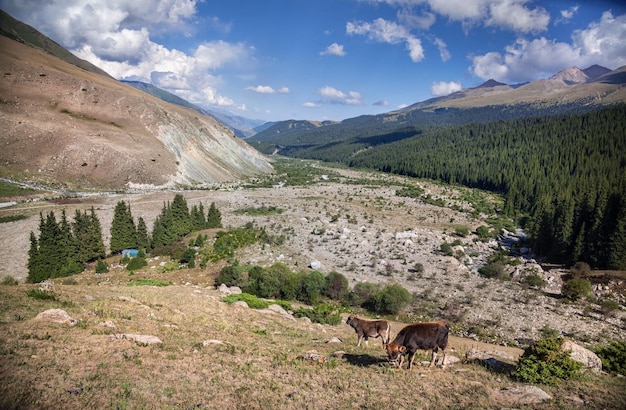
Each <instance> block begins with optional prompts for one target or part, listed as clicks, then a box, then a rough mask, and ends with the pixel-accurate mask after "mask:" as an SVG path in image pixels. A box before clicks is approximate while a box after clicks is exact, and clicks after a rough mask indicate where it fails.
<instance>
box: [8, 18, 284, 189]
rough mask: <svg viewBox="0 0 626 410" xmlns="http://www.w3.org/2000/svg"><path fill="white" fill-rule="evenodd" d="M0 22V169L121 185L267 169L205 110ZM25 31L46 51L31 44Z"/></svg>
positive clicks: (189, 181)
mask: <svg viewBox="0 0 626 410" xmlns="http://www.w3.org/2000/svg"><path fill="white" fill-rule="evenodd" d="M3 19H5V20H6V16H5V15H3ZM3 21H4V20H3ZM11 24H15V23H11ZM20 24H21V23H20ZM2 27H3V33H4V34H5V35H3V36H0V73H1V74H0V75H1V77H0V96H2V97H1V102H2V103H1V104H0V130H1V131H2V132H0V144H1V145H2V151H1V152H0V175H1V176H3V177H9V178H14V179H20V180H31V181H36V182H41V183H46V184H52V185H61V186H66V187H68V188H71V189H124V188H128V187H142V186H148V187H174V186H177V185H195V184H202V183H211V182H220V181H228V180H235V179H240V178H244V177H248V176H252V175H258V174H262V173H267V172H271V171H272V166H271V164H270V162H269V161H268V159H267V158H266V157H264V156H263V155H262V154H260V153H259V152H258V151H256V150H255V149H254V148H252V147H251V146H250V145H249V144H247V143H246V142H244V141H242V140H241V139H240V138H237V137H236V136H234V135H233V133H232V131H230V130H229V129H227V128H226V127H224V126H223V125H222V124H220V123H219V122H218V121H216V120H215V119H214V118H212V117H208V116H203V115H198V113H197V112H196V111H194V110H192V109H190V108H185V107H182V106H180V105H175V104H170V103H167V102H164V101H163V100H161V99H158V98H156V97H153V96H151V95H149V94H147V93H145V92H142V91H139V90H137V89H135V88H133V87H131V86H129V85H127V84H123V83H121V82H119V81H117V80H115V79H113V78H112V77H110V76H109V75H107V74H106V73H104V74H103V73H102V72H101V70H98V69H94V68H93V67H92V66H90V65H89V64H88V63H86V62H81V61H76V57H73V58H72V57H71V55H70V56H68V55H67V53H64V52H62V50H59V49H58V47H60V46H58V45H56V46H55V44H56V43H54V42H52V41H51V40H49V39H46V38H45V36H43V35H42V34H41V33H38V32H36V30H34V29H32V28H31V29H30V30H27V31H26V33H27V34H28V36H26V35H22V34H21V33H24V32H25V31H24V29H23V27H22V26H20V25H18V29H16V28H13V27H11V26H5V25H4V23H3V26H2ZM6 33H10V35H6ZM31 38H34V39H35V40H36V41H35V42H36V43H38V44H46V45H47V49H44V48H42V47H39V46H36V45H31V43H30V42H29V39H31ZM50 50H52V51H50Z"/></svg>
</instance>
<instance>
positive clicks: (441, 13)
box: [0, 0, 626, 121]
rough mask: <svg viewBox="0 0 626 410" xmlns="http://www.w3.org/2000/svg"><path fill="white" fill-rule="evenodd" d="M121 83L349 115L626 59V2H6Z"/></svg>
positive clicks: (197, 98)
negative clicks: (141, 82) (139, 82)
mask: <svg viewBox="0 0 626 410" xmlns="http://www.w3.org/2000/svg"><path fill="white" fill-rule="evenodd" d="M0 8H1V9H2V10H4V11H6V12H7V13H9V14H10V15H11V16H13V17H14V18H16V19H18V20H20V21H22V22H24V23H26V24H29V25H31V26H33V27H35V28H36V29H37V30H39V31H40V32H42V33H43V34H45V35H47V36H48V37H50V38H52V39H53V40H54V41H56V42H57V43H59V44H61V45H62V46H63V47H65V48H66V49H68V50H69V51H71V52H72V53H74V54H75V55H77V56H78V57H80V58H83V59H85V60H87V61H89V62H91V63H93V64H95V65H96V66H98V67H100V68H102V69H104V70H105V71H106V72H108V73H109V74H110V75H112V76H113V77H115V78H117V79H119V80H136V81H143V82H146V83H151V84H154V85H155V86H157V87H159V88H162V89H164V90H167V91H169V92H171V93H174V94H176V95H178V96H179V97H182V98H184V99H186V100H188V101H190V102H192V103H194V104H197V105H199V106H201V107H203V108H207V109H209V110H215V111H222V112H228V113H231V114H235V115H239V116H242V117H246V118H249V119H258V120H262V121H280V120H287V119H299V120H303V119H308V120H316V121H323V120H343V119H346V118H352V117H356V116H359V115H364V114H379V113H383V112H390V111H394V110H397V109H400V108H403V107H405V106H407V105H411V104H414V103H416V102H420V101H424V100H427V99H429V98H433V97H437V96H443V95H447V94H450V93H452V92H455V91H458V90H460V89H464V88H471V87H476V86H478V85H480V84H481V83H483V82H485V81H487V80H489V79H494V80H496V81H499V82H503V83H507V84H517V83H522V82H527V81H533V80H537V79H541V78H547V77H550V76H552V75H553V74H556V73H557V72H558V71H560V70H562V69H565V68H569V67H573V66H576V67H579V68H581V69H585V68H587V67H589V66H591V65H593V64H598V65H601V66H604V67H607V68H610V69H617V68H619V67H621V66H624V65H626V2H624V1H623V0H622V1H602V0H595V1H594V0H586V1H561V0H553V1H531V0H0Z"/></svg>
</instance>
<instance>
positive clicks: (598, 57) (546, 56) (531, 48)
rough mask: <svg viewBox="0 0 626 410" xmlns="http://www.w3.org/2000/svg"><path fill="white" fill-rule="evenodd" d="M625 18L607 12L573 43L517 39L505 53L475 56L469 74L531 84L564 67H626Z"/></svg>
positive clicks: (573, 38)
mask: <svg viewBox="0 0 626 410" xmlns="http://www.w3.org/2000/svg"><path fill="white" fill-rule="evenodd" d="M624 38H626V15H622V16H618V17H614V16H613V15H612V14H611V12H605V13H604V14H603V15H602V18H601V20H600V21H598V22H594V23H591V24H590V25H589V26H588V27H587V28H586V29H584V30H577V31H575V32H574V34H573V35H572V42H571V43H564V42H557V41H555V40H548V39H546V38H545V37H540V38H536V39H534V40H532V41H528V40H524V39H518V40H517V41H516V42H515V43H514V44H511V45H509V46H507V47H506V48H505V50H504V53H498V52H489V53H486V54H484V55H479V56H474V57H473V58H472V65H471V67H470V71H471V72H472V73H473V74H474V75H476V76H478V77H480V78H482V79H485V80H486V79H490V78H492V79H494V80H497V81H501V82H505V83H515V82H523V81H531V80H535V79H538V78H541V77H544V76H546V75H552V74H554V73H556V72H557V71H559V70H561V69H563V68H565V67H572V66H577V67H580V68H586V67H588V66H590V65H593V64H599V65H602V66H605V67H608V68H611V69H615V68H618V67H620V66H622V65H626V42H624V41H623V39H624Z"/></svg>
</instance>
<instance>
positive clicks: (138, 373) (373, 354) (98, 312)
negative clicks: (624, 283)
mask: <svg viewBox="0 0 626 410" xmlns="http://www.w3.org/2000/svg"><path fill="white" fill-rule="evenodd" d="M294 167H295V168H296V169H298V170H301V173H302V175H306V180H299V181H301V183H300V184H296V183H295V182H296V181H297V180H296V179H295V178H288V177H286V176H285V175H278V176H277V177H276V179H272V180H271V181H270V182H271V184H269V186H266V184H263V183H261V181H259V184H258V185H253V186H244V185H243V184H236V185H235V184H228V185H227V184H220V186H219V189H215V190H204V191H191V190H186V191H184V192H183V194H184V196H185V197H186V199H187V202H188V204H189V205H192V204H197V203H199V202H202V203H204V204H205V206H206V204H207V203H209V202H211V201H215V203H216V204H217V206H218V208H219V209H220V211H221V212H222V216H223V223H224V225H225V226H232V227H241V226H246V225H248V224H252V225H254V226H256V227H258V228H263V229H265V230H266V232H267V233H268V234H269V235H270V236H274V237H278V236H280V235H284V236H285V241H284V242H282V243H281V244H278V243H274V244H272V245H269V244H262V243H257V244H254V245H251V246H249V247H246V248H244V249H240V250H238V251H237V253H236V257H235V258H234V259H236V260H238V261H239V262H240V263H242V264H246V263H250V264H255V265H260V266H270V265H271V264H273V263H276V262H281V263H284V264H285V265H287V266H288V267H289V268H290V269H292V270H293V271H305V272H310V270H309V264H310V263H311V261H313V260H316V261H318V262H320V264H321V267H320V268H319V269H320V271H321V272H323V273H324V274H327V273H329V272H331V271H333V270H336V271H338V272H341V273H343V274H345V275H346V277H347V278H348V279H349V283H350V286H351V287H353V286H354V285H355V284H357V283H361V282H368V283H372V284H380V285H385V284H391V283H399V284H401V285H402V286H404V287H406V288H407V289H409V290H410V292H411V293H412V294H414V295H415V297H414V302H413V304H412V305H411V306H410V307H409V308H408V309H407V310H406V311H405V312H402V314H400V315H397V316H395V317H391V318H390V319H391V320H392V335H395V334H396V333H397V332H398V331H399V330H400V329H401V328H402V326H404V325H405V324H406V323H410V322H412V321H416V320H429V319H432V318H445V319H447V320H450V322H451V324H452V329H453V337H452V338H451V347H452V351H451V356H454V357H455V358H458V359H460V361H458V362H456V361H454V360H453V361H452V362H451V364H450V365H449V366H448V367H447V368H446V369H443V370H442V369H440V368H437V369H434V370H430V371H428V370H426V368H425V367H423V366H417V367H416V368H415V369H413V370H411V371H410V372H409V371H407V370H402V371H401V370H396V369H393V368H390V367H389V366H388V364H387V362H386V359H385V354H384V352H383V351H382V350H381V349H380V344H379V343H380V340H379V339H373V340H370V343H369V347H367V348H366V347H363V346H362V347H361V348H357V347H356V335H355V333H354V331H353V330H352V329H351V328H350V327H349V326H347V325H346V324H345V314H346V313H344V317H343V321H342V323H339V324H338V325H319V324H313V323H311V322H309V321H307V320H304V319H294V318H293V317H291V316H290V315H286V314H284V313H282V312H281V311H280V310H278V309H274V310H270V309H267V310H255V309H249V308H245V307H242V306H234V305H227V304H226V303H224V302H222V301H221V296H222V293H221V292H220V291H218V290H217V289H215V288H214V287H213V286H214V285H215V281H214V279H215V277H216V274H217V272H218V271H219V269H221V267H222V266H223V265H224V263H226V261H221V262H219V263H216V264H209V265H208V266H207V268H206V269H201V268H194V269H188V268H179V267H176V266H177V265H174V266H173V265H172V264H171V263H168V262H167V258H164V257H159V258H156V257H155V258H150V260H149V267H147V268H146V269H144V270H141V271H136V272H133V273H131V272H129V271H127V270H126V269H125V268H124V267H123V266H121V265H119V264H118V261H119V256H114V257H111V258H109V259H108V262H109V263H110V264H111V270H110V272H109V273H105V274H95V273H94V271H93V269H89V270H87V271H86V272H84V273H82V274H79V275H77V276H73V277H70V278H59V279H55V280H54V281H52V282H53V285H52V287H53V289H54V291H53V294H54V296H55V297H56V300H41V299H37V298H34V297H29V296H28V295H27V291H30V290H33V289H37V288H38V285H29V284H24V283H21V284H19V285H17V286H7V285H0V301H1V302H0V323H1V324H0V326H2V332H1V334H0V345H1V346H3V353H2V354H1V355H0V382H1V383H0V386H1V387H0V397H1V398H2V399H0V400H1V401H0V407H2V408H9V409H10V408H41V407H50V408H52V407H54V408H66V409H74V408H76V409H78V408H81V409H82V408H103V407H104V408H108V407H111V408H116V407H118V406H119V407H120V408H138V407H149V408H192V407H199V408H223V409H238V408H268V407H271V408H275V409H292V408H337V409H343V408H355V407H356V408H370V407H381V406H390V405H391V406H394V407H397V408H503V407H506V408H511V407H514V408H534V409H558V408H573V407H577V406H581V407H584V408H604V409H618V408H622V407H623V406H624V404H625V403H624V396H623V394H621V392H622V391H623V390H624V388H625V385H624V383H625V381H624V380H625V379H624V378H618V377H615V376H609V375H606V374H600V375H595V374H587V375H585V376H584V377H583V378H581V379H578V380H570V381H567V382H563V383H560V384H559V385H558V386H543V385H541V386H539V387H540V388H541V389H542V390H543V391H545V392H546V393H547V394H549V395H550V397H551V399H550V400H549V401H545V402H541V403H537V402H535V403H534V404H524V402H523V401H522V400H523V399H526V398H527V396H526V395H522V394H520V393H518V394H516V393H515V392H517V391H518V390H517V389H528V388H531V387H532V386H529V385H525V384H522V383H518V382H515V381H514V380H513V379H512V378H511V377H510V376H509V372H510V370H511V369H512V366H513V365H514V363H515V360H516V359H517V358H518V357H519V355H520V354H521V351H522V350H521V347H523V346H524V345H526V344H527V343H529V341H530V340H536V339H537V338H539V337H541V335H542V333H543V332H546V331H552V332H558V333H559V334H561V335H563V336H566V337H568V338H571V339H573V340H576V341H579V342H580V343H583V344H585V345H586V346H589V347H593V346H597V345H600V344H603V343H606V341H607V339H613V340H623V335H624V325H625V324H626V321H624V311H623V308H620V309H618V310H617V311H616V312H614V315H605V314H602V313H601V312H600V311H599V307H598V306H597V305H595V304H594V303H591V302H582V301H580V302H571V303H566V302H565V301H564V300H562V299H561V298H560V297H559V288H560V283H561V275H562V274H564V273H563V270H561V269H554V268H550V267H545V269H544V268H543V267H541V266H540V265H538V264H537V263H536V262H534V261H533V260H531V259H529V258H528V257H521V258H520V263H519V264H516V266H510V272H511V273H510V275H511V279H510V280H497V279H488V278H485V277H482V276H480V275H479V274H477V273H476V268H478V266H480V265H481V264H482V263H484V261H485V259H486V258H487V256H488V255H489V254H490V253H492V252H494V248H497V247H498V245H497V244H496V242H495V241H488V242H482V241H480V240H477V238H476V235H475V234H474V233H473V232H472V233H470V234H468V235H467V236H466V237H462V236H458V235H457V234H456V233H455V232H456V230H457V229H458V228H459V227H463V226H466V227H469V228H470V230H471V231H473V230H474V229H475V228H476V227H477V226H479V225H481V224H484V223H487V222H486V221H487V220H488V219H489V218H490V217H492V216H493V215H492V214H491V212H490V211H488V210H487V209H488V206H487V205H486V204H490V206H497V198H495V197H492V196H491V195H488V194H486V193H479V192H470V191H469V190H466V189H462V188H460V187H448V186H443V185H438V184H433V183H429V182H426V181H417V180H413V179H409V178H400V177H394V176H388V175H383V174H376V173H364V172H356V171H352V170H345V169H331V168H326V167H322V166H321V165H318V164H311V163H308V162H298V163H294ZM292 172H293V173H295V171H294V170H292ZM280 182H282V184H283V185H281V184H280ZM409 187H413V188H415V189H416V188H417V187H419V188H421V189H424V192H425V194H428V195H431V196H432V197H433V198H440V199H442V200H443V201H444V202H445V203H447V205H445V206H439V205H434V204H429V203H426V202H425V201H423V200H421V199H417V198H414V199H411V198H408V197H405V196H400V195H398V194H397V192H398V191H399V190H401V189H403V188H409ZM215 188H218V187H215ZM173 195H174V193H172V192H158V193H156V192H155V193H150V194H136V195H129V194H126V195H121V194H120V195H107V196H101V197H90V198H82V199H80V200H78V201H72V202H71V203H67V202H62V201H50V202H46V201H42V202H37V203H21V204H18V205H16V206H14V207H12V208H9V209H2V210H0V211H1V212H0V214H1V215H6V214H8V213H22V214H24V215H27V216H28V217H27V218H26V219H23V220H18V221H13V222H8V223H4V224H3V225H2V229H3V232H9V233H10V236H11V239H9V238H7V237H2V238H0V241H1V245H2V246H0V251H2V252H6V251H7V248H8V247H9V245H10V243H15V242H20V241H26V244H25V245H22V246H21V247H20V248H21V252H22V253H21V254H20V253H19V252H20V249H19V248H18V249H15V248H13V250H11V252H12V255H8V254H6V253H5V254H2V255H0V259H1V260H6V261H13V260H15V259H17V255H18V254H20V255H21V256H20V257H21V258H22V261H23V260H24V259H23V258H24V257H25V253H26V249H27V248H28V246H27V243H28V231H29V230H32V229H36V226H37V223H38V220H39V217H38V213H39V212H47V211H49V210H54V211H55V212H57V213H58V212H59V211H60V208H65V209H67V213H68V215H72V214H73V213H74V209H89V208H90V207H92V206H93V207H95V208H96V213H97V214H98V216H99V218H100V220H101V221H102V225H103V231H104V232H105V236H107V235H108V232H109V226H110V223H111V215H112V213H113V208H114V206H115V203H116V202H117V201H119V200H126V201H128V202H129V203H130V204H131V206H132V209H133V214H134V215H135V217H137V216H138V215H141V216H142V217H144V218H145V219H146V221H147V223H148V225H149V226H150V225H151V224H152V221H153V220H154V218H155V217H156V215H157V214H158V213H159V210H160V209H161V207H162V205H163V203H164V202H165V201H167V200H171V198H172V196H173ZM481 203H483V207H482V208H481V209H482V210H483V212H485V214H484V215H480V214H478V213H474V212H473V210H474V208H475V207H478V206H479V204H481ZM271 209H277V210H280V211H281V212H263V210H266V211H267V210H271ZM207 234H210V235H211V237H212V236H213V235H214V234H215V232H207ZM511 238H514V237H511ZM455 239H459V240H460V241H461V242H462V244H461V245H457V246H456V247H455V249H456V251H457V253H456V254H455V255H453V256H448V255H443V254H442V253H441V252H439V251H438V249H439V248H440V245H441V244H442V243H444V242H452V241H454V240H455ZM461 252H462V253H461ZM417 263H420V264H422V265H423V268H424V269H423V272H419V271H417V270H415V269H414V267H415V265H416V264H417ZM387 266H389V268H387ZM2 268H3V269H5V272H4V273H6V274H14V273H15V271H9V270H6V269H7V266H6V265H5V266H2ZM532 273H537V274H539V275H541V277H543V278H545V280H546V282H547V285H546V287H545V288H544V289H543V290H539V289H535V288H533V287H530V286H527V285H524V283H523V282H522V278H523V277H524V276H526V275H529V274H532ZM0 276H3V275H2V274H0ZM15 276H16V277H19V276H18V275H15ZM20 279H22V278H20ZM145 279H148V281H147V284H146V285H145V286H131V285H133V284H139V283H141V282H140V281H141V280H145ZM151 281H152V282H151ZM163 282H170V283H171V285H169V286H156V285H154V286H152V285H151V284H158V283H163ZM616 283H617V281H609V282H606V283H605V285H603V287H602V288H601V289H598V291H597V292H598V295H599V296H598V297H599V298H600V297H606V295H608V294H611V293H609V292H608V291H606V290H604V289H605V287H604V286H606V287H609V286H615V285H616ZM611 289H612V290H611V292H614V293H612V295H614V296H615V297H616V298H622V299H619V300H621V301H622V302H621V303H622V305H623V301H624V299H623V297H622V296H619V295H620V293H619V289H618V288H613V287H612V288H611ZM622 292H623V288H622ZM53 308H56V309H63V310H64V311H66V312H67V313H68V314H69V315H70V316H71V317H72V319H74V320H76V321H77V323H76V324H75V325H74V326H70V325H68V324H62V323H50V322H48V321H45V320H40V319H36V316H37V315H38V314H39V313H41V312H43V311H44V310H46V309H53ZM564 318H567V320H564ZM139 336H143V337H144V339H145V340H147V341H151V340H154V338H158V340H159V341H160V342H157V343H156V344H145V343H142V342H141V341H140V342H135V341H134V340H133V339H137V338H139ZM148 337H150V338H148ZM335 338H337V339H335ZM487 342H489V343H487ZM470 350H476V351H478V352H480V353H481V354H482V355H484V356H485V357H488V358H490V359H489V360H487V361H485V362H484V364H481V362H480V361H475V360H473V359H468V358H467V357H468V356H467V353H468V352H469V351H470ZM313 351H314V352H315V353H313ZM315 354H317V355H319V356H321V357H322V358H323V359H325V361H324V360H323V361H319V360H316V361H313V360H310V359H309V358H316V357H318V356H315ZM470 357H471V356H470ZM423 359H427V356H426V355H425V354H423V355H422V356H420V358H418V360H423ZM415 386H419V389H416V388H415ZM523 391H525V390H523ZM442 392H445V394H442Z"/></svg>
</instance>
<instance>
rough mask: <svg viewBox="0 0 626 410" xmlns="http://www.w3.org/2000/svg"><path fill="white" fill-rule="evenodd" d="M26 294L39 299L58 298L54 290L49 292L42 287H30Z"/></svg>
mask: <svg viewBox="0 0 626 410" xmlns="http://www.w3.org/2000/svg"><path fill="white" fill-rule="evenodd" d="M26 295H28V297H31V298H33V299H38V300H57V297H56V296H55V294H54V293H52V292H47V291H45V290H41V289H29V290H27V291H26Z"/></svg>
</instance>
